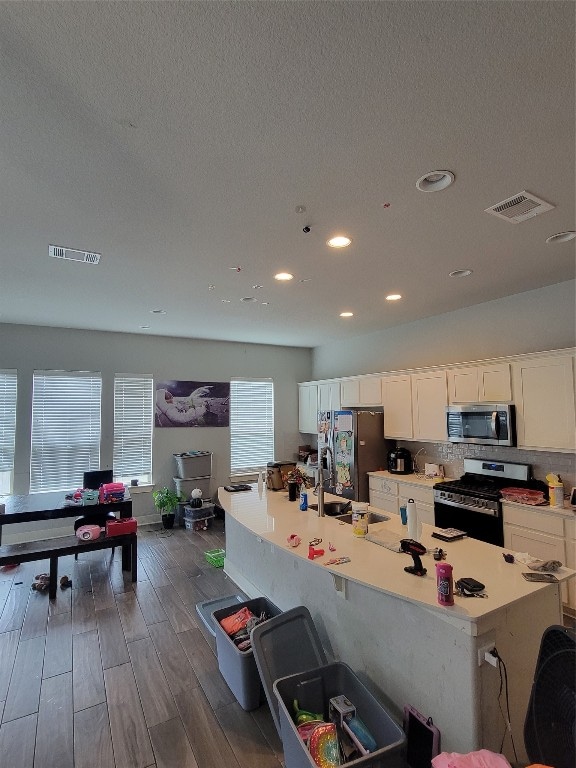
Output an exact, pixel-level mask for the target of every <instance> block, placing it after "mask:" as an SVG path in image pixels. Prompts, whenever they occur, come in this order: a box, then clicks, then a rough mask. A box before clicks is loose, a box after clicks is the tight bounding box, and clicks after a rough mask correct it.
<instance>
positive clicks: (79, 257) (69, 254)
mask: <svg viewBox="0 0 576 768" xmlns="http://www.w3.org/2000/svg"><path fill="white" fill-rule="evenodd" d="M48 255H49V256H53V257H54V258H55V259H67V260H68V261H81V262H83V263H84V264H98V263H99V262H100V256H101V254H99V253H90V251H77V250H75V249H74V248H63V247H62V246H61V245H49V246H48Z"/></svg>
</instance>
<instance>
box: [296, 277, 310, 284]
mask: <svg viewBox="0 0 576 768" xmlns="http://www.w3.org/2000/svg"><path fill="white" fill-rule="evenodd" d="M298 282H299V283H311V282H312V278H311V277H303V278H302V279H301V280H298Z"/></svg>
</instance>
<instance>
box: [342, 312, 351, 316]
mask: <svg viewBox="0 0 576 768" xmlns="http://www.w3.org/2000/svg"><path fill="white" fill-rule="evenodd" d="M340 317H354V312H340Z"/></svg>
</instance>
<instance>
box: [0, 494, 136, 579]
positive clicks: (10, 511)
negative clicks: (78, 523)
mask: <svg viewBox="0 0 576 768" xmlns="http://www.w3.org/2000/svg"><path fill="white" fill-rule="evenodd" d="M65 496H66V494H65V492H64V491H53V492H50V493H31V494H28V495H27V496H6V497H5V498H4V499H2V502H1V503H2V504H4V507H5V509H4V512H3V513H2V511H1V508H0V544H2V527H3V526H4V525H13V524H15V523H29V522H36V521H38V520H55V519H59V518H65V517H81V516H86V517H89V516H90V515H97V514H106V512H114V513H116V514H118V513H120V518H127V517H132V499H131V498H130V495H129V493H128V492H126V494H125V496H124V500H123V501H117V502H110V503H108V504H88V505H86V506H84V505H81V504H80V505H78V504H70V502H69V501H67V500H66V498H65ZM130 568H131V563H130V547H128V546H124V547H122V569H123V570H129V569H130Z"/></svg>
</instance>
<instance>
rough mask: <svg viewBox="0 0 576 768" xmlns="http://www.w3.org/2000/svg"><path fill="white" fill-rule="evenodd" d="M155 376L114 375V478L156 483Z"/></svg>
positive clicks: (120, 480) (122, 480)
mask: <svg viewBox="0 0 576 768" xmlns="http://www.w3.org/2000/svg"><path fill="white" fill-rule="evenodd" d="M153 386H154V385H153V379H152V376H119V375H118V376H115V377H114V478H115V480H117V481H118V482H129V481H130V480H133V479H136V480H139V481H140V482H142V483H150V482H152V427H153V419H154V414H153V410H152V407H153V401H154V395H153Z"/></svg>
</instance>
